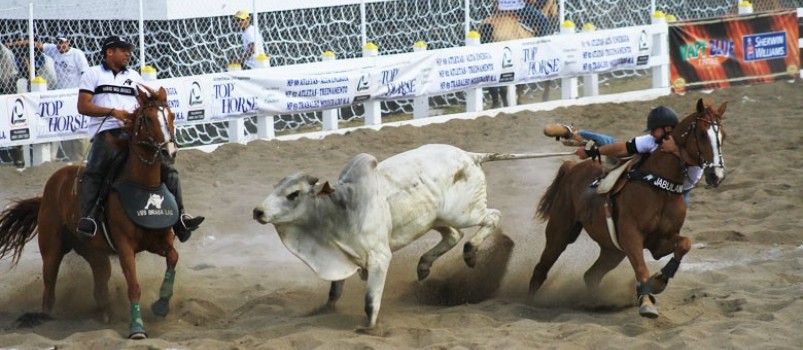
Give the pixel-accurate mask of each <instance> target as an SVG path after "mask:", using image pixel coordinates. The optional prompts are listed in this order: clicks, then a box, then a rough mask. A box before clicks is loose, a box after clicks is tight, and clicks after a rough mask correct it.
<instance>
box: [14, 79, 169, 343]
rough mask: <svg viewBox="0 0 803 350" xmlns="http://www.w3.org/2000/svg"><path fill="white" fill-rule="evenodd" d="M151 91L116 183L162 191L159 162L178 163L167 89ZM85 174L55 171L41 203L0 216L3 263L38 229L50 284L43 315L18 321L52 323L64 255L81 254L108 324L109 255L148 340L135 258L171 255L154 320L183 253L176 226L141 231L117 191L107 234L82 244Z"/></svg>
mask: <svg viewBox="0 0 803 350" xmlns="http://www.w3.org/2000/svg"><path fill="white" fill-rule="evenodd" d="M146 89H147V90H148V91H149V93H150V97H147V95H146V93H145V92H144V91H142V89H139V88H138V90H139V95H138V97H137V100H138V101H139V105H140V107H139V108H137V110H135V111H134V112H133V113H132V114H129V118H128V120H127V122H126V123H125V124H126V127H125V128H124V129H125V131H126V132H127V133H128V134H129V135H130V139H129V140H128V142H125V141H123V142H122V144H118V146H119V147H122V148H123V149H125V148H127V154H128V157H127V159H126V160H125V163H123V165H122V167H121V168H120V170H119V172H118V176H117V177H116V178H115V184H117V183H120V182H121V181H125V182H129V183H133V184H136V185H138V186H140V187H143V188H158V187H160V185H161V183H162V180H161V178H160V167H161V163H160V162H162V161H171V162H172V161H173V160H174V158H175V151H176V147H175V137H174V131H173V118H174V116H173V113H172V112H171V111H170V108H169V107H168V106H167V101H166V97H167V93H166V91H165V89H164V88H162V89H160V90H159V91H158V92H155V91H153V90H151V89H150V88H147V87H146ZM103 136H110V135H108V134H103ZM97 137H101V136H97ZM123 154H125V153H123ZM82 170H83V167H79V166H74V165H71V166H65V167H63V168H61V169H59V170H57V171H56V172H55V173H54V174H53V175H51V176H50V178H49V179H48V181H47V183H46V184H45V189H44V192H43V194H42V196H41V197H34V198H29V199H24V200H19V201H17V202H15V203H14V204H13V205H11V206H10V207H8V208H7V209H6V210H4V211H3V212H2V213H0V258H2V257H4V256H6V255H8V254H9V253H12V252H13V254H12V256H13V261H14V264H16V263H18V262H19V258H20V255H21V254H22V249H23V247H24V245H25V243H27V242H28V241H30V240H31V239H33V236H34V235H35V234H36V228H37V226H38V232H39V249H40V251H41V255H42V262H43V264H42V277H43V278H42V279H43V281H44V292H43V293H42V313H28V314H26V315H23V316H22V317H20V321H21V322H22V323H23V324H25V325H36V324H39V323H41V322H42V321H45V320H48V319H50V316H49V313H50V312H51V311H52V310H53V304H54V303H55V288H56V278H57V276H58V272H59V266H60V265H61V261H62V259H63V258H64V255H66V254H67V253H69V252H70V251H71V250H75V252H76V253H78V254H79V255H81V256H82V257H83V258H84V259H85V260H86V261H87V262H88V263H89V265H90V267H91V268H92V274H93V277H94V282H95V285H94V297H95V301H96V302H97V303H98V304H99V306H100V307H101V309H102V310H103V317H104V319H105V321H106V322H108V321H109V313H110V309H109V286H108V282H109V278H110V276H111V265H110V261H109V255H111V254H117V255H118V257H119V259H120V266H121V267H122V271H123V274H124V275H125V279H126V284H127V285H128V299H129V302H130V317H131V318H130V328H129V336H128V337H129V338H132V339H143V338H147V334H146V333H145V328H144V325H143V323H142V316H141V313H140V306H139V301H140V294H141V290H140V286H139V282H138V281H137V269H136V261H135V258H136V254H137V253H138V252H141V251H143V250H147V251H149V252H151V253H154V254H158V255H160V256H163V257H165V260H166V262H167V271H166V272H165V277H164V281H163V282H162V286H161V289H160V292H159V300H157V301H156V302H155V303H154V304H153V305H152V306H151V309H152V311H153V312H154V313H155V314H156V315H159V316H165V315H167V313H168V312H169V301H170V298H171V297H172V295H173V281H174V279H175V273H176V272H175V268H176V263H177V262H178V252H177V251H176V249H175V248H174V247H173V231H172V229H171V228H170V227H168V228H165V229H146V228H143V227H141V226H138V225H136V224H135V223H134V222H133V221H132V220H131V219H130V218H129V216H128V215H127V214H126V211H125V209H124V207H123V203H122V201H121V196H120V194H119V193H118V192H117V191H111V192H108V197H107V200H106V206H105V210H104V211H103V213H102V214H101V215H99V217H98V222H99V223H105V226H106V227H108V236H106V235H105V234H104V232H103V231H104V230H103V229H102V228H99V229H98V233H97V234H96V235H95V237H94V238H92V239H91V240H89V241H88V242H83V241H81V240H79V238H78V236H77V235H76V233H75V229H76V223H77V221H78V218H79V212H78V207H79V205H78V196H77V193H79V191H78V189H77V186H78V181H77V180H78V176H79V174H80V173H81V172H82ZM139 209H141V207H140V208H139ZM171 225H172V224H171ZM100 226H101V227H103V226H104V225H100Z"/></svg>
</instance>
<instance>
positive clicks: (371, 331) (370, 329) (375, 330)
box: [354, 327, 383, 337]
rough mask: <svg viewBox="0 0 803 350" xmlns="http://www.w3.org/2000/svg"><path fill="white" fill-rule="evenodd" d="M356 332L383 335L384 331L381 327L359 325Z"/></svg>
mask: <svg viewBox="0 0 803 350" xmlns="http://www.w3.org/2000/svg"><path fill="white" fill-rule="evenodd" d="M354 332H355V333H357V334H364V335H373V336H376V337H381V336H382V335H383V332H382V330H381V329H380V328H379V327H358V328H357V329H355V330H354Z"/></svg>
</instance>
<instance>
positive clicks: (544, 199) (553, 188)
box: [535, 161, 576, 221]
mask: <svg viewBox="0 0 803 350" xmlns="http://www.w3.org/2000/svg"><path fill="white" fill-rule="evenodd" d="M575 164H576V163H574V162H572V161H565V162H563V164H561V166H560V169H558V174H557V175H555V180H552V184H551V185H549V188H547V190H546V192H545V193H544V195H543V196H541V201H540V202H538V210H536V211H535V217H536V218H537V219H539V220H541V221H544V220H547V219H549V212H550V209H551V208H552V203H554V202H555V199H556V197H557V196H558V191H560V188H561V187H562V186H563V179H564V178H566V173H568V172H569V170H570V169H571V168H573V167H574V165H575Z"/></svg>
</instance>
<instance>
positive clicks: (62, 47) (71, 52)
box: [9, 33, 89, 162]
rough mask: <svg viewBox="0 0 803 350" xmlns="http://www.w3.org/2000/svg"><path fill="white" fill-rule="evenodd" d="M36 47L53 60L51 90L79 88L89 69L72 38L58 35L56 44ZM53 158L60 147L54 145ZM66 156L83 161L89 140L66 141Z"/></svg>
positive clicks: (21, 43)
mask: <svg viewBox="0 0 803 350" xmlns="http://www.w3.org/2000/svg"><path fill="white" fill-rule="evenodd" d="M27 45H28V40H18V41H16V42H13V43H10V44H9V46H10V47H19V46H27ZM34 47H35V48H36V50H37V51H38V52H42V53H44V54H45V55H47V56H48V57H50V58H51V59H52V60H53V65H54V69H55V75H56V79H55V82H50V81H48V88H49V89H55V90H58V89H71V88H77V87H78V84H79V82H80V80H81V74H82V73H83V72H84V71H86V70H87V69H89V63H88V62H87V59H86V55H85V54H84V52H83V51H82V50H80V49H78V48H74V47H72V46H71V41H70V38H69V37H67V35H65V34H64V33H58V34H57V35H56V43H55V44H50V43H46V44H43V43H41V42H39V41H36V42H34ZM44 60H45V58H44V56H41V57H40V58H37V60H36V65H37V70H38V67H39V66H40V61H42V62H43V61H44ZM42 64H43V63H42ZM54 146H55V147H53V152H52V156H53V158H56V157H57V155H58V145H57V144H54ZM61 148H62V150H63V151H64V155H65V156H66V157H67V158H69V159H70V160H71V161H76V162H77V161H82V160H83V159H84V156H85V155H86V151H87V149H88V148H89V140H87V139H86V138H80V139H76V140H70V141H64V142H62V143H61Z"/></svg>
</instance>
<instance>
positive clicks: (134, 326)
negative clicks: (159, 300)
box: [128, 301, 147, 338]
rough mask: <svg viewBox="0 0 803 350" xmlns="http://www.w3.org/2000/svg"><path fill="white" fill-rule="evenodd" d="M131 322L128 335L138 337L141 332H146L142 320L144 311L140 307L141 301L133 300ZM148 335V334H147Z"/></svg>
mask: <svg viewBox="0 0 803 350" xmlns="http://www.w3.org/2000/svg"><path fill="white" fill-rule="evenodd" d="M130 315H131V323H130V324H129V325H128V326H129V327H128V328H129V333H128V337H129V338H131V337H132V336H134V337H138V335H139V334H143V335H144V334H145V324H144V323H143V322H142V312H141V311H140V309H139V302H136V301H132V302H131V313H130ZM146 337H147V336H146Z"/></svg>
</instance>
